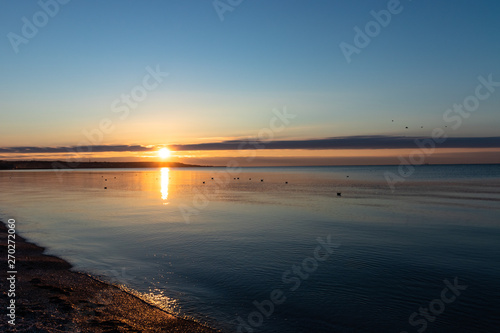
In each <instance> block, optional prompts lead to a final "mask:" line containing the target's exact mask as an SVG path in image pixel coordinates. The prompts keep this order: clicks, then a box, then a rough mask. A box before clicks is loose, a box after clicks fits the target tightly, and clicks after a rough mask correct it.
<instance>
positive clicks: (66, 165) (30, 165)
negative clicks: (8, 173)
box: [0, 161, 211, 170]
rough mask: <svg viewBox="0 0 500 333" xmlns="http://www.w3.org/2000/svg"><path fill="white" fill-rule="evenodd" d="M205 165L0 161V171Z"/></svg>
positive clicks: (197, 166) (193, 166)
mask: <svg viewBox="0 0 500 333" xmlns="http://www.w3.org/2000/svg"><path fill="white" fill-rule="evenodd" d="M200 167H211V166H207V165H195V164H184V163H179V162H65V161H0V170H34V169H125V168H127V169H139V168H141V169H142V168H200Z"/></svg>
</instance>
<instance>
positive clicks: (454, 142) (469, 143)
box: [0, 135, 500, 154]
mask: <svg viewBox="0 0 500 333" xmlns="http://www.w3.org/2000/svg"><path fill="white" fill-rule="evenodd" d="M424 140H427V141H426V142H427V143H434V145H435V146H436V147H438V148H500V137H450V138H447V139H446V140H444V142H442V143H439V144H438V143H435V142H434V141H433V140H432V138H425V137H404V136H383V135H378V136H349V137H337V138H323V139H313V140H281V141H258V140H252V139H250V140H231V141H222V142H210V143H200V144H185V145H170V146H169V147H170V149H172V150H174V151H188V150H190V151H196V150H239V149H243V150H248V149H310V150H320V149H403V148H418V147H419V144H418V143H419V142H420V144H422V142H424ZM157 149H158V148H157V147H152V146H141V145H98V146H72V147H7V148H0V153H3V154H9V153H17V154H30V153H68V152H74V153H87V152H88V153H91V152H93V153H101V152H149V151H155V150H157Z"/></svg>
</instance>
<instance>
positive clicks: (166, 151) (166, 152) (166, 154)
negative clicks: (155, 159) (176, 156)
mask: <svg viewBox="0 0 500 333" xmlns="http://www.w3.org/2000/svg"><path fill="white" fill-rule="evenodd" d="M158 155H159V156H160V157H161V158H167V157H170V150H169V149H168V148H162V149H160V150H159V151H158Z"/></svg>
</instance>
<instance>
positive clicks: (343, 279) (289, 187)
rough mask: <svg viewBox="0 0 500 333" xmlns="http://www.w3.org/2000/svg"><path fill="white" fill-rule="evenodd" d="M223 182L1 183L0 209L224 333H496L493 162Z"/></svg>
mask: <svg viewBox="0 0 500 333" xmlns="http://www.w3.org/2000/svg"><path fill="white" fill-rule="evenodd" d="M231 171H232V172H231V173H228V170H226V169H223V168H220V169H219V168H199V169H198V168H196V169H148V170H126V169H123V170H75V171H67V172H62V173H55V172H52V171H2V172H0V189H1V191H0V212H1V217H3V219H6V218H15V219H16V220H17V224H18V232H20V233H21V234H22V235H24V236H25V237H27V238H28V239H29V240H32V241H34V242H36V243H39V244H40V245H43V246H46V247H47V248H48V252H49V253H51V254H56V255H59V256H61V257H63V258H65V259H67V260H68V261H70V262H71V263H73V264H74V266H75V269H77V270H80V271H84V272H89V273H91V274H93V275H94V276H98V277H100V278H101V279H104V280H107V281H110V282H113V283H115V284H119V285H121V286H123V288H127V289H128V290H129V291H130V292H133V293H135V294H137V295H139V296H140V297H142V298H144V299H146V300H147V301H149V302H152V303H155V304H156V305H158V306H160V307H162V308H165V309H167V310H169V311H171V312H175V313H177V314H179V315H182V316H186V317H189V318H193V319H195V320H198V321H200V322H204V323H208V324H210V325H211V326H214V327H217V328H220V329H222V330H224V331H225V332H396V333H399V332H402V331H407V332H420V333H421V332H498V329H499V327H500V319H499V318H500V305H499V300H500V287H499V284H498V281H499V279H500V266H499V260H500V219H499V216H500V214H499V213H500V187H499V185H500V166H499V165H482V166H481V165H477V166H474V165H472V166H421V167H418V168H417V169H416V170H415V172H413V173H410V174H404V173H401V174H399V175H400V177H401V179H403V180H402V181H401V182H399V183H397V184H396V186H395V188H394V191H392V190H391V188H389V186H388V184H387V182H386V180H385V176H384V173H385V172H393V173H394V174H398V170H397V167H389V166H376V167H317V168H316V167H314V168H313V167H308V168H303V167H301V168H295V167H290V168H243V169H240V170H231ZM402 175H403V176H402ZM212 178H213V179H212ZM261 180H263V181H261ZM203 182H205V183H203ZM105 187H106V188H107V189H105ZM337 193H341V196H338V195H337ZM320 244H323V246H320ZM21 274H22V273H21ZM450 285H451V287H450ZM465 286H466V287H465ZM445 288H447V289H445Z"/></svg>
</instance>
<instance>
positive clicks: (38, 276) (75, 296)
mask: <svg viewBox="0 0 500 333" xmlns="http://www.w3.org/2000/svg"><path fill="white" fill-rule="evenodd" d="M16 231H17V230H16ZM15 245H16V247H15V249H16V253H15V257H16V270H17V274H16V281H15V294H16V295H15V297H14V299H15V306H16V313H15V316H16V318H15V319H16V320H15V323H16V325H15V326H13V325H10V324H9V323H8V320H9V318H8V317H7V310H6V307H7V305H8V304H9V302H10V299H12V298H10V297H8V293H7V291H8V290H9V285H8V281H7V279H6V278H7V227H6V225H5V223H4V221H0V247H2V253H3V255H2V258H1V259H0V262H1V263H2V267H4V269H2V278H1V280H0V286H1V288H2V294H1V298H2V301H1V303H2V317H3V318H2V320H1V322H0V331H2V332H16V331H18V332H22V331H24V332H27V331H36V332H69V331H70V332H144V331H146V332H179V333H181V332H207V333H208V332H210V333H214V332H220V331H218V330H215V329H212V328H209V327H207V326H204V325H202V324H199V323H197V322H194V321H191V320H188V319H183V318H179V317H177V316H175V315H173V314H170V313H168V312H166V311H164V310H162V309H160V308H157V307H155V306H154V305H151V304H149V303H146V302H145V301H144V300H142V299H140V298H138V297H137V296H134V295H132V294H129V293H127V292H126V291H124V290H122V289H120V288H118V287H116V286H114V285H111V284H108V283H105V282H102V281H99V280H97V279H95V278H93V277H92V276H90V275H87V274H84V273H80V272H75V271H72V270H71V268H72V265H71V264H70V263H68V262H67V261H65V260H63V259H61V258H58V257H56V256H51V255H46V254H44V252H45V248H43V247H40V246H38V245H36V244H33V243H30V242H28V241H26V240H25V239H24V238H23V237H21V236H19V235H18V234H17V233H16V238H15ZM3 249H5V251H4V250H3Z"/></svg>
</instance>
